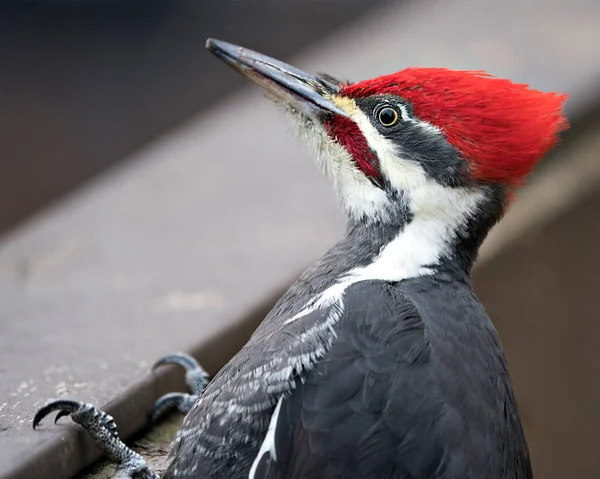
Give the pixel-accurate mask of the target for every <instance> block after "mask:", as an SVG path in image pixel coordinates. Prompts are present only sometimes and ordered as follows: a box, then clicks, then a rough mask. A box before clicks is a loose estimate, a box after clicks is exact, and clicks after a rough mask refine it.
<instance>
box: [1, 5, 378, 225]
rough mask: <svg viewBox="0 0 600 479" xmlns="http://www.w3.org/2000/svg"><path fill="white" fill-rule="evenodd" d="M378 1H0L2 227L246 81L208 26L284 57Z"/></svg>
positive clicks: (220, 34) (222, 35)
mask: <svg viewBox="0 0 600 479" xmlns="http://www.w3.org/2000/svg"><path fill="white" fill-rule="evenodd" d="M381 3H382V0H321V1H311V0H303V1H300V0H252V1H240V0H237V1H236V0H229V1H223V0H185V1H157V0H141V1H79V2H77V1H70V2H65V1H42V2H2V3H0V48H1V50H0V54H1V57H0V87H1V90H0V233H1V232H6V231H8V229H10V228H11V227H13V226H14V225H16V224H17V223H18V222H19V221H20V220H22V219H23V218H25V217H27V216H28V215H30V214H32V213H33V212H35V211H36V210H38V209H40V208H41V207H42V206H44V205H46V204H48V203H49V202H51V201H52V200H54V199H56V198H58V197H59V196H60V195H61V194H63V193H65V192H66V191H68V190H70V189H71V188H73V187H75V186H76V185H78V184H80V183H81V182H82V181H85V180H86V179H88V178H90V177H91V176H93V175H94V174H95V173H98V172H99V171H101V170H103V169H104V168H106V167H108V166H110V165H111V164H113V163H116V162H118V161H120V160H122V159H123V158H124V157H126V156H127V155H128V154H129V153H132V152H133V151H134V150H136V149H138V148H140V147H141V146H142V145H144V144H146V143H148V142H149V141H151V140H152V139H153V138H155V137H156V136H158V135H160V134H162V133H164V132H166V131H167V130H169V129H170V128H172V127H174V126H175V125H177V124H178V123H181V122H182V121H184V120H185V119H186V118H189V117H191V116H193V115H195V114H197V113H198V112H199V111H201V110H202V109H205V108H207V107H209V106H210V105H211V104H213V103H215V102H217V101H218V100H219V99H220V98H222V97H223V96H224V95H225V94H227V93H228V92H230V91H231V90H233V89H235V88H236V87H239V86H240V85H243V84H244V80H243V78H242V77H241V76H239V75H231V74H230V72H228V71H227V70H226V69H223V68H212V67H214V64H215V63H214V59H213V58H212V57H211V56H210V55H207V54H205V52H204V43H205V41H206V36H207V32H208V35H210V36H214V37H216V38H221V39H224V40H228V41H231V42H234V43H235V42H239V43H241V44H243V45H244V46H248V47H250V48H253V49H257V50H259V51H261V50H262V51H268V52H269V54H270V55H272V56H275V57H278V58H286V57H288V56H290V55H292V54H293V53H294V52H296V51H298V50H300V49H301V48H303V47H305V46H307V45H308V44H309V43H310V42H313V41H315V40H317V39H320V38H322V37H324V36H326V35H327V34H329V33H330V32H331V31H333V30H334V29H336V28H338V27H340V26H342V25H344V24H346V23H349V22H351V21H353V20H355V19H356V18H359V17H360V16H361V15H363V14H365V13H367V12H368V11H369V10H370V9H371V8H373V7H374V6H375V5H377V4H381ZM286 19H294V21H286Z"/></svg>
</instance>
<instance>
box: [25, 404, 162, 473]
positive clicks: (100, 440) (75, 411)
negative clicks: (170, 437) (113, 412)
mask: <svg viewBox="0 0 600 479" xmlns="http://www.w3.org/2000/svg"><path fill="white" fill-rule="evenodd" d="M55 411H58V414H57V415H56V419H55V420H54V422H55V423H56V422H57V421H58V420H59V419H60V418H61V417H63V416H71V419H72V420H73V421H74V422H76V423H77V424H80V425H81V426H82V427H83V428H84V429H85V430H86V431H87V432H88V434H89V435H90V436H91V437H92V439H93V440H94V443H95V444H96V446H97V447H98V449H100V450H101V451H102V452H104V454H106V456H107V457H108V459H109V460H110V461H112V462H114V463H115V464H117V465H118V467H117V472H116V475H115V477H116V478H120V479H158V476H157V475H156V474H155V473H154V472H152V470H151V469H150V467H149V466H148V464H146V461H145V460H144V458H143V457H142V456H141V455H140V454H138V453H137V452H135V451H134V450H133V449H131V448H129V447H128V446H127V445H125V443H123V441H121V439H119V434H118V432H117V426H116V424H115V422H114V420H113V418H112V416H110V415H108V414H106V413H105V412H104V411H101V410H100V409H98V408H96V407H95V406H93V405H92V404H85V403H82V402H79V401H73V400H71V399H56V400H53V401H50V402H49V403H48V404H46V405H45V406H44V407H42V408H41V409H40V410H39V411H38V412H37V413H36V415H35V417H34V418H33V428H34V429H35V428H36V427H37V426H38V425H39V424H40V422H41V421H42V419H44V418H45V417H46V416H47V415H48V414H51V413H52V412H55Z"/></svg>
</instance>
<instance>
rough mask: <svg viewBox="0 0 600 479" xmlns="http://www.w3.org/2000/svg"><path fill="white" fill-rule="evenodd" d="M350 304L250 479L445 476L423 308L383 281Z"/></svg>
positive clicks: (285, 406)
mask: <svg viewBox="0 0 600 479" xmlns="http://www.w3.org/2000/svg"><path fill="white" fill-rule="evenodd" d="M343 302H344V308H343V313H342V315H341V317H340V319H339V321H338V323H337V325H336V328H335V335H336V339H335V340H334V341H333V343H332V345H331V347H330V349H329V350H328V352H327V353H326V355H325V356H324V357H322V358H321V359H320V360H319V361H318V363H317V364H316V365H315V367H314V368H313V369H311V370H310V371H309V372H308V373H307V375H306V376H305V377H303V378H301V379H299V380H297V382H296V387H295V388H294V389H293V391H292V392H291V393H289V394H287V395H282V397H281V399H280V400H279V403H278V405H277V408H276V409H275V412H274V414H273V416H272V419H271V424H270V427H269V432H268V433H267V436H266V438H265V440H264V441H263V444H262V447H261V450H260V452H259V454H258V456H257V458H256V460H255V461H254V464H253V468H252V470H251V473H250V478H252V479H259V478H260V479H276V478H279V477H285V478H286V479H300V478H315V479H318V478H334V477H335V478H339V477H344V478H351V477H377V478H381V479H384V478H386V477H390V478H392V477H393V478H420V477H437V476H436V475H435V471H439V470H440V467H443V465H442V464H441V461H442V457H443V451H442V450H440V448H439V446H438V441H437V440H436V431H435V429H436V418H438V417H439V416H440V403H439V401H438V400H437V398H436V395H435V394H432V392H433V387H434V386H433V384H432V376H431V374H428V368H429V367H430V348H429V344H428V342H427V337H426V334H425V328H424V324H423V322H422V320H421V317H420V315H419V313H418V311H417V309H416V308H415V306H414V305H413V304H412V303H411V302H410V301H409V300H407V299H406V297H404V296H403V295H402V293H401V292H400V291H399V289H398V288H397V287H396V286H395V285H393V284H389V283H385V282H376V281H375V282H362V283H358V284H356V285H353V286H352V287H351V288H349V289H348V290H347V291H346V293H345V295H344V301H343ZM417 452H418V453H417Z"/></svg>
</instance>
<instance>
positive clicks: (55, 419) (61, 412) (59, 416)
mask: <svg viewBox="0 0 600 479" xmlns="http://www.w3.org/2000/svg"><path fill="white" fill-rule="evenodd" d="M70 414H71V412H70V411H58V414H57V415H56V417H55V418H54V424H56V423H57V422H58V420H59V419H60V418H61V417H64V416H68V415H70Z"/></svg>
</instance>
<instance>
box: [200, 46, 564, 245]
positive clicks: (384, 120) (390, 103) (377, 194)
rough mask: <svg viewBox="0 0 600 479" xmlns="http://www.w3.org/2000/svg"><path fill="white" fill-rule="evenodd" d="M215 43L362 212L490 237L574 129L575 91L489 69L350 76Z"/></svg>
mask: <svg viewBox="0 0 600 479" xmlns="http://www.w3.org/2000/svg"><path fill="white" fill-rule="evenodd" d="M207 48H208V49H209V50H210V51H211V52H213V53H214V54H216V55H217V56H218V57H220V58H221V59H223V60H224V61H225V62H226V63H228V64H229V65H230V66H232V67H233V68H235V69H236V70H238V71H239V72H241V73H242V74H244V75H245V76H247V77H248V78H250V79H251V80H253V81H254V82H256V83H258V84H259V85H261V86H262V87H263V88H265V89H266V90H267V91H268V92H269V94H270V96H271V97H272V98H273V99H274V100H275V101H276V102H277V103H278V104H280V105H282V106H283V107H284V108H285V110H286V111H287V113H288V116H289V117H290V118H291V119H292V121H293V122H294V123H295V125H296V126H297V130H298V131H299V133H300V136H301V137H302V138H303V139H304V140H305V142H306V143H307V144H308V145H309V146H310V147H311V149H312V150H313V153H314V154H315V156H316V158H317V161H318V164H319V165H320V166H321V167H322V169H323V170H324V171H325V173H326V174H327V176H329V177H330V178H331V179H332V180H333V182H334V184H335V187H336V190H337V192H338V195H339V197H340V199H341V202H342V205H343V206H344V209H345V210H346V211H347V213H348V215H349V217H350V219H351V220H352V221H355V222H357V221H358V222H370V221H376V222H384V223H385V222H390V223H393V222H400V223H405V222H406V218H407V217H409V218H412V219H421V220H425V221H427V220H434V221H437V223H438V224H439V228H440V229H442V230H444V229H449V230H452V231H454V230H456V229H457V228H458V229H460V228H471V229H476V230H479V233H478V234H479V236H480V237H484V236H485V234H486V233H487V231H488V230H489V229H490V228H491V226H492V225H493V224H494V223H495V222H496V221H498V219H499V218H500V217H501V216H502V214H503V212H504V210H505V209H506V206H507V204H508V203H509V199H510V198H511V197H512V192H513V191H514V189H515V188H516V187H518V186H520V185H521V184H523V182H524V179H525V177H526V176H527V174H528V173H529V172H530V171H531V169H532V168H533V167H534V165H535V164H536V162H538V160H540V159H541V158H542V157H543V156H544V154H545V153H546V152H547V151H548V150H549V149H550V148H552V147H553V146H554V145H555V144H556V143H557V141H558V137H559V133H560V132H561V131H563V130H565V129H567V127H568V123H567V120H566V119H565V117H564V114H563V111H562V105H563V102H564V100H565V99H566V95H561V94H556V93H544V92H540V91H537V90H534V89H531V88H529V87H528V86H527V85H522V84H516V83H513V82H511V81H510V80H504V79H499V78H495V77H493V76H491V75H489V74H487V73H485V72H482V71H453V70H449V69H445V68H406V69H404V70H401V71H399V72H397V73H392V74H390V75H384V76H380V77H377V78H374V79H371V80H364V81H360V82H358V83H350V82H346V81H340V80H336V79H335V78H333V77H331V76H329V75H325V74H318V75H312V74H309V73H306V72H303V71H301V70H299V69H297V68H295V67H292V66H290V65H288V64H285V63H283V62H280V61H278V60H275V59H273V58H270V57H267V56H265V55H262V54H260V53H257V52H254V51H251V50H248V49H245V48H241V47H238V46H235V45H232V44H229V43H225V42H222V41H218V40H212V39H209V40H208V42H207ZM480 240H481V241H482V240H483V238H480ZM477 243H479V241H477Z"/></svg>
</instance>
